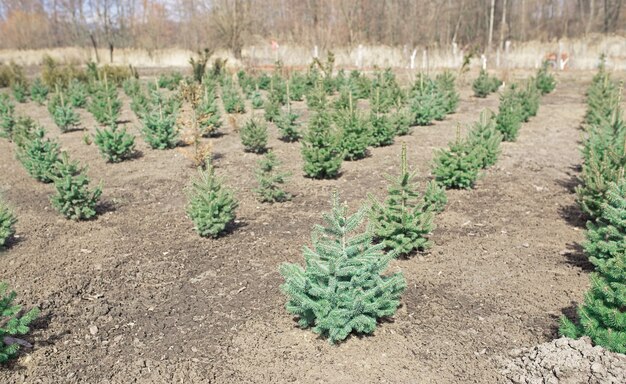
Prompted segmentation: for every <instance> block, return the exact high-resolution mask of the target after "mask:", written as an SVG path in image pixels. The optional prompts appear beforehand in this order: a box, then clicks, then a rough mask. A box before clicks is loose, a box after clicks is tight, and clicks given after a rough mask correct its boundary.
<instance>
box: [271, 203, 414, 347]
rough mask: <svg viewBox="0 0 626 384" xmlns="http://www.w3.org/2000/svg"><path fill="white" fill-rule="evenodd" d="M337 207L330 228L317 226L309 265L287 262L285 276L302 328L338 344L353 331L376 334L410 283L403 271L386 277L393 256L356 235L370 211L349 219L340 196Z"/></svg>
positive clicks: (362, 235) (290, 303)
mask: <svg viewBox="0 0 626 384" xmlns="http://www.w3.org/2000/svg"><path fill="white" fill-rule="evenodd" d="M332 204H333V206H332V210H331V212H330V213H327V214H324V221H325V226H321V225H318V226H315V228H314V234H313V236H312V239H313V245H312V247H310V248H309V247H305V248H304V258H305V260H306V265H305V267H304V268H302V267H301V266H300V265H298V264H283V265H281V267H280V273H281V275H283V277H284V278H285V283H284V284H283V285H281V290H282V291H283V292H284V293H285V294H286V295H287V297H288V302H287V305H286V308H287V311H288V312H289V313H290V314H292V315H295V316H297V317H298V325H299V326H300V327H302V328H308V327H312V330H313V332H315V333H317V334H320V335H322V336H324V337H326V338H328V341H329V342H330V343H337V342H340V341H342V340H344V339H345V338H347V337H348V335H349V334H350V333H352V332H356V333H358V334H371V333H373V332H374V330H375V329H376V326H377V323H378V319H380V318H383V317H388V316H392V315H393V314H394V313H395V312H396V309H397V308H398V306H399V305H400V296H401V294H402V292H403V291H404V289H405V288H406V281H405V279H404V276H403V275H402V273H399V272H398V273H394V274H392V275H384V274H383V273H384V271H385V270H386V269H387V265H388V264H389V261H391V259H393V257H394V255H393V254H392V253H384V252H382V247H383V246H382V245H373V244H372V236H371V233H369V232H368V231H364V232H361V233H357V234H353V233H354V232H355V231H356V230H357V229H358V227H359V226H360V225H361V223H362V222H363V219H364V218H365V216H366V215H367V210H366V209H365V208H362V209H360V210H359V211H358V212H357V213H356V214H354V215H351V216H347V208H346V206H345V205H342V204H340V203H339V199H338V197H337V196H334V197H333V201H332Z"/></svg>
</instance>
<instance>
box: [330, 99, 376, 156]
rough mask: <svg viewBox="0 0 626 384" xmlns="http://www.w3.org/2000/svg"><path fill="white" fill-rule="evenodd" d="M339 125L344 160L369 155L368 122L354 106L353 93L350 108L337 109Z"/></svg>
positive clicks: (349, 103)
mask: <svg viewBox="0 0 626 384" xmlns="http://www.w3.org/2000/svg"><path fill="white" fill-rule="evenodd" d="M337 126H338V128H339V130H340V135H341V138H340V141H339V142H340V143H341V144H340V145H341V150H342V151H343V154H344V158H343V159H344V160H359V159H362V158H364V157H365V156H367V147H368V146H369V144H370V132H369V129H368V122H367V121H365V119H363V118H362V117H361V116H359V115H358V114H357V112H356V111H355V110H354V109H353V108H352V95H350V94H349V102H348V108H347V109H344V110H340V111H337Z"/></svg>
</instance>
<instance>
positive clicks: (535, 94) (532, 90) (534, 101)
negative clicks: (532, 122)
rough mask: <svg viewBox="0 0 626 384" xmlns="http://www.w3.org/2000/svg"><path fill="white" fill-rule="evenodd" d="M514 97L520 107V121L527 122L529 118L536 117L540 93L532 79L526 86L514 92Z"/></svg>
mask: <svg viewBox="0 0 626 384" xmlns="http://www.w3.org/2000/svg"><path fill="white" fill-rule="evenodd" d="M516 96H517V98H518V100H519V103H520V105H521V107H522V121H523V122H527V121H528V120H529V119H530V118H531V117H534V116H536V115H537V111H538V110H539V103H540V101H541V93H540V92H539V89H537V87H536V86H535V82H534V80H533V79H531V80H529V81H527V82H526V85H525V86H524V87H523V88H521V89H519V90H518V91H517V92H516Z"/></svg>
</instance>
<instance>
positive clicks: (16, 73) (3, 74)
mask: <svg viewBox="0 0 626 384" xmlns="http://www.w3.org/2000/svg"><path fill="white" fill-rule="evenodd" d="M24 82H26V76H25V75H24V70H23V69H22V67H21V66H19V65H17V64H15V63H14V62H11V63H9V64H3V63H0V88H6V87H9V86H11V85H12V84H14V83H24Z"/></svg>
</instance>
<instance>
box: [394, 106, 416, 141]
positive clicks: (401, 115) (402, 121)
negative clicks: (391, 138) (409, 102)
mask: <svg viewBox="0 0 626 384" xmlns="http://www.w3.org/2000/svg"><path fill="white" fill-rule="evenodd" d="M412 121H413V118H412V117H411V113H410V112H409V110H408V109H407V108H402V109H399V110H397V111H395V112H392V113H391V116H390V118H389V124H391V129H392V130H393V131H394V132H395V134H396V136H404V135H408V134H410V133H411V122H412Z"/></svg>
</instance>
